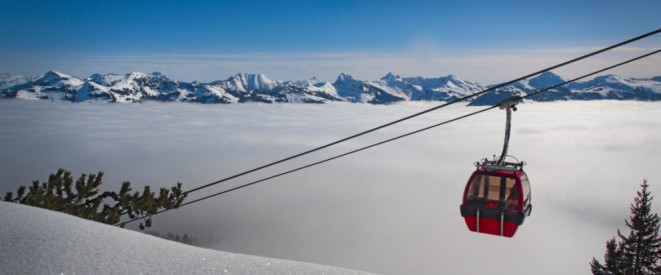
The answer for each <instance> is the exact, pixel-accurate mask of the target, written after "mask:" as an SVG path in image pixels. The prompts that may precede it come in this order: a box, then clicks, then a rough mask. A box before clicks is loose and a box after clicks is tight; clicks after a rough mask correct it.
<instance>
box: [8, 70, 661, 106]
mask: <svg viewBox="0 0 661 275" xmlns="http://www.w3.org/2000/svg"><path fill="white" fill-rule="evenodd" d="M563 82H565V80H564V79H563V78H562V77H560V76H558V75H556V74H554V73H552V72H546V73H543V74H540V75H538V76H536V77H533V78H530V79H526V80H522V81H519V82H516V83H514V84H511V85H508V86H506V87H503V88H499V89H498V90H496V91H493V92H489V93H486V94H484V95H482V96H479V97H477V98H468V99H466V100H465V101H466V102H467V103H469V104H470V105H492V104H495V103H497V102H499V101H501V100H502V99H505V98H507V97H509V96H513V95H518V96H525V95H527V94H530V93H532V92H535V91H538V90H539V89H544V88H547V87H550V86H553V85H557V84H560V83H563ZM0 85H4V86H2V87H3V88H0V98H2V97H4V98H23V99H49V100H67V101H72V102H81V101H107V102H143V101H147V100H155V101H185V102H200V103H242V102H263V103H278V102H291V103H324V102H331V101H340V102H357V103H368V104H390V103H394V102H399V101H421V100H424V101H452V100H456V99H460V98H462V97H465V96H468V95H471V94H474V93H477V92H480V91H483V90H485V89H486V88H487V87H485V86H482V85H480V84H478V83H475V82H471V81H467V80H463V79H460V78H458V77H456V76H453V75H449V76H444V77H437V78H424V77H400V76H398V75H395V74H393V73H388V74H386V75H385V76H384V77H382V78H381V79H380V80H377V81H365V80H359V79H356V78H354V77H353V76H351V75H349V74H347V73H341V74H340V75H339V76H338V77H337V79H336V80H335V82H334V83H330V82H322V81H319V80H317V79H316V78H313V79H310V80H302V81H274V80H271V79H269V78H268V77H266V76H265V75H263V74H245V73H240V74H237V75H235V76H232V77H229V78H228V79H226V80H218V81H213V82H210V83H199V82H191V83H187V82H180V81H175V80H171V79H169V78H168V77H166V76H165V75H163V74H161V73H151V74H145V73H140V72H133V73H128V74H125V75H118V74H94V75H92V76H90V77H88V78H85V79H79V78H76V77H73V76H70V75H66V74H63V73H59V72H55V71H49V72H47V73H46V74H44V75H43V76H41V77H38V78H34V77H21V76H15V75H9V74H0ZM489 87H493V85H492V86H489ZM596 99H619V100H622V99H626V100H652V101H656V100H661V76H657V77H653V78H626V77H621V76H616V75H607V76H599V77H596V78H594V79H591V80H587V81H584V82H575V83H571V84H568V85H564V86H561V87H558V88H555V89H553V90H550V91H548V92H545V93H542V94H538V95H535V96H532V97H530V98H529V100H532V101H555V100H596Z"/></svg>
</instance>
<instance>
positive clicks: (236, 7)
mask: <svg viewBox="0 0 661 275" xmlns="http://www.w3.org/2000/svg"><path fill="white" fill-rule="evenodd" d="M659 10H661V2H660V1H646V0H645V1H629V2H623V1H453V2H444V1H342V0H339V1H337V0H336V1H165V0H162V1H31V0H19V1H14V0H3V8H2V9H0V32H1V33H2V34H3V37H4V38H3V39H2V40H0V58H1V59H3V62H0V63H1V64H0V71H2V72H10V73H16V74H35V75H39V74H43V73H44V72H45V71H47V70H51V69H52V70H58V71H61V72H64V73H69V74H73V75H76V76H78V77H86V76H89V75H90V74H92V73H96V72H100V73H108V72H114V73H127V72H129V71H144V72H151V71H160V72H163V73H165V74H166V75H168V76H170V77H171V78H173V79H177V80H187V81H190V80H200V81H210V80H216V79H225V78H227V77H229V76H230V75H233V74H235V73H238V72H248V73H264V74H266V75H267V76H269V77H271V78H273V79H278V80H288V79H307V78H310V77H312V76H317V77H318V78H321V79H323V80H328V81H333V80H334V78H335V77H336V76H337V74H339V73H340V72H347V73H350V74H353V75H354V76H356V77H358V78H361V79H366V80H374V79H378V78H379V77H381V76H383V75H385V74H386V73H388V72H390V71H392V72H394V73H397V74H401V75H405V76H410V75H422V76H427V77H433V76H441V75H447V74H455V75H458V76H459V77H461V78H464V79H468V80H473V81H477V82H482V83H484V84H487V83H490V82H497V81H504V80H507V79H505V78H508V77H510V78H511V77H516V76H519V74H521V73H525V72H527V71H528V70H533V69H538V68H542V67H543V66H548V65H552V64H553V62H556V61H562V60H565V59H567V58H571V57H574V56H578V55H581V54H584V53H586V52H587V51H589V50H590V49H594V48H596V47H603V46H607V45H610V44H613V43H616V42H619V41H621V40H625V39H628V38H630V37H633V36H636V35H640V34H643V33H646V32H649V31H652V30H655V29H658V28H659V27H661V18H659V16H658V11H659ZM657 36H659V35H657ZM660 45H661V39H659V38H656V37H654V38H652V39H650V40H648V41H644V42H641V43H638V44H637V45H634V46H632V47H635V48H636V49H637V50H638V51H640V52H641V53H642V52H644V50H648V49H655V47H657V48H658V47H659V46H660ZM623 52H624V51H623ZM629 52H631V49H630V50H629ZM615 56H617V58H619V57H621V56H622V55H621V54H620V55H617V54H615V55H614V56H612V57H608V58H616V57H615ZM604 58H606V57H604ZM654 61H658V59H655V60H654ZM594 63H595V64H593V66H596V67H595V68H597V67H598V65H596V64H602V63H603V64H605V63H606V62H605V61H603V60H597V61H594ZM647 63H655V64H656V66H654V64H652V65H650V64H647V65H645V64H643V65H641V66H639V67H638V68H636V69H632V68H630V69H629V70H628V71H627V70H624V71H622V73H624V74H628V75H630V76H652V75H661V70H660V69H656V72H655V71H653V70H654V68H659V67H661V66H659V63H658V62H647ZM503 66H505V67H511V68H509V69H503V68H502V67H503ZM641 67H642V68H641ZM578 71H580V70H579V69H574V71H572V70H568V71H567V72H564V74H565V75H564V76H566V77H570V76H571V75H570V74H572V73H577V72H578Z"/></svg>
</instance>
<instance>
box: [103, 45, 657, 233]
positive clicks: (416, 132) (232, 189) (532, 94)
mask: <svg viewBox="0 0 661 275" xmlns="http://www.w3.org/2000/svg"><path fill="white" fill-rule="evenodd" d="M659 52H661V49H659V50H656V51H653V52H650V53H648V54H644V55H641V56H638V57H635V58H632V59H629V60H626V61H623V62H620V63H617V64H615V65H612V66H609V67H606V68H603V69H600V70H597V71H594V72H592V73H589V74H585V75H582V76H579V77H576V78H573V79H571V80H567V81H565V82H562V83H559V84H556V85H553V86H550V87H547V88H544V89H541V90H538V91H536V92H533V93H530V94H527V95H526V96H522V97H521V96H512V97H509V98H507V99H505V100H502V101H501V102H499V103H497V104H495V105H493V106H489V107H486V108H483V109H480V110H478V111H475V112H472V113H469V114H466V115H462V116H459V117H456V118H453V119H450V120H446V121H444V122H441V123H437V124H434V125H431V126H427V127H425V128H422V129H418V130H416V131H412V132H409V133H406V134H403V135H399V136H396V137H393V138H390V139H386V140H383V141H381V142H377V143H374V144H371V145H368V146H365V147H361V148H358V149H355V150H352V151H349V152H346V153H343V154H340V155H336V156H334V157H330V158H327V159H324V160H320V161H317V162H314V163H311V164H308V165H304V166H301V167H298V168H295V169H291V170H288V171H285V172H282V173H279V174H276V175H273V176H269V177H266V178H262V179H259V180H256V181H252V182H249V183H246V184H243V185H240V186H237V187H233V188H230V189H227V190H224V191H221V192H218V193H214V194H211V195H208V196H205V197H202V198H198V199H196V200H192V201H189V202H186V203H182V204H181V205H179V207H177V208H168V209H163V210H160V211H157V212H156V213H154V214H152V215H145V216H142V217H137V218H134V219H131V220H128V221H125V222H121V223H118V224H116V225H117V226H124V225H126V224H128V223H131V222H134V221H137V220H141V219H144V218H146V217H151V216H154V215H157V214H160V213H163V212H167V211H170V210H172V209H178V208H181V207H184V206H187V205H191V204H193V203H197V202H200V201H203V200H207V199H210V198H213V197H216V196H220V195H223V194H226V193H229V192H232V191H236V190H239V189H242V188H245V187H248V186H251V185H254V184H257V183H260V182H264V181H267V180H271V179H274V178H278V177H281V176H284V175H287V174H291V173H294V172H297V171H300V170H303V169H306V168H310V167H312V166H317V165H319V164H322V163H325V162H329V161H331V160H335V159H338V158H341V157H345V156H348V155H351V154H355V153H358V152H360V151H364V150H367V149H370V148H373V147H376V146H379V145H382V144H385V143H389V142H392V141H395V140H398V139H401V138H404V137H408V136H411V135H414V134H418V133H420V132H424V131H427V130H429V129H432V128H436V127H439V126H442V125H445V124H448V123H451V122H455V121H458V120H461V119H464V118H467V117H470V116H474V115H477V114H480V113H483V112H486V111H488V110H491V109H494V108H497V107H499V106H501V105H502V103H503V102H507V101H512V100H516V99H523V98H528V97H531V96H534V95H537V94H540V93H543V92H546V91H549V90H552V89H555V88H558V87H561V86H563V85H566V84H569V83H572V82H575V81H578V80H581V79H583V78H586V77H590V76H593V75H596V74H599V73H602V72H604V71H607V70H611V69H613V68H616V67H619V66H622V65H625V64H628V63H631V62H634V61H637V60H640V59H643V58H646V57H649V56H651V55H654V54H657V53H659Z"/></svg>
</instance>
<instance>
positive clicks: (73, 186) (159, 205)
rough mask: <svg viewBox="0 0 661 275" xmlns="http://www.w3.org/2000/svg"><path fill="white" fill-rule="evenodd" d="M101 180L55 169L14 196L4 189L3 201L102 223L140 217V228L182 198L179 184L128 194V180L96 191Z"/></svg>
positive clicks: (129, 184) (179, 203)
mask: <svg viewBox="0 0 661 275" xmlns="http://www.w3.org/2000/svg"><path fill="white" fill-rule="evenodd" d="M102 180H103V172H99V173H98V174H96V175H95V174H90V175H89V176H87V175H85V174H82V175H81V176H80V178H78V179H77V180H76V181H75V183H74V181H73V177H72V176H71V172H69V171H66V170H64V169H59V170H58V171H57V173H55V174H51V175H50V177H49V178H48V182H44V183H40V182H39V181H38V180H35V181H33V182H32V185H31V186H30V187H27V188H26V187H25V186H20V187H19V188H18V190H17V191H16V196H14V194H13V193H12V192H7V195H6V196H5V201H9V202H16V203H20V204H26V205H32V206H37V207H41V208H46V209H50V210H55V211H59V212H64V213H67V214H71V215H74V216H77V217H81V218H84V219H88V220H93V221H98V222H102V223H106V224H117V223H119V222H120V220H121V218H122V217H123V216H128V217H129V218H131V219H134V218H136V217H144V218H143V221H142V222H141V223H140V229H141V230H144V229H145V228H146V227H151V225H152V220H151V215H154V214H155V213H156V212H157V211H158V210H159V209H170V208H177V207H179V205H181V203H182V202H183V201H184V199H185V198H186V194H184V193H183V192H182V190H181V183H177V185H176V186H174V187H172V188H171V189H170V190H168V189H166V188H161V190H160V192H159V194H158V195H156V194H155V193H154V192H152V191H151V188H150V187H149V185H145V187H144V190H143V191H142V193H140V192H134V193H131V190H132V189H131V183H130V182H128V181H125V182H124V183H122V187H121V188H120V190H119V192H114V191H106V192H103V193H101V194H99V186H100V185H101V184H102ZM26 191H27V193H26ZM102 205H103V207H101V206H102ZM122 226H123V225H122Z"/></svg>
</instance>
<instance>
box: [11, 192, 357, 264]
mask: <svg viewBox="0 0 661 275" xmlns="http://www.w3.org/2000/svg"><path fill="white" fill-rule="evenodd" d="M0 220H1V221H2V227H0V243H1V244H2V248H0V268H1V269H2V273H3V274H367V273H363V272H358V271H351V270H347V269H341V268H335V267H328V266H322V265H315V264H308V263H301V262H293V261H283V260H278V259H271V258H263V257H256V256H248V255H241V254H234V253H227V252H222V251H216V250H210V249H204V248H199V247H194V246H189V245H184V244H180V243H176V242H172V241H167V240H163V239H160V238H157V237H153V236H149V235H145V234H142V233H138V232H134V231H131V230H125V229H121V228H117V227H114V226H110V225H105V224H101V223H97V222H92V221H87V220H83V219H80V218H77V217H73V216H69V215H66V214H62V213H57V212H54V211H48V210H44V209H40V208H35V207H31V206H25V205H19V204H13V203H7V202H0Z"/></svg>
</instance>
